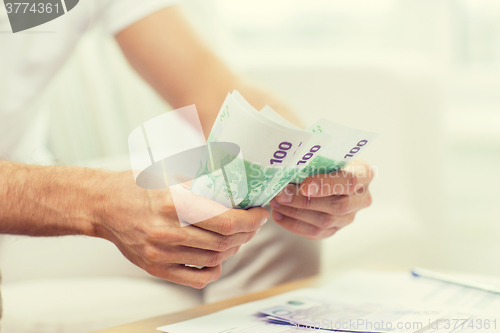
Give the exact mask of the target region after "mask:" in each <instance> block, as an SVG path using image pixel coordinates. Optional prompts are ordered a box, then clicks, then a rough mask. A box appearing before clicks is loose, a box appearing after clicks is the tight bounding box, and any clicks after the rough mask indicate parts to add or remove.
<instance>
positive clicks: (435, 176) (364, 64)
mask: <svg viewBox="0 0 500 333" xmlns="http://www.w3.org/2000/svg"><path fill="white" fill-rule="evenodd" d="M95 39H96V38H95V37H92V36H91V37H89V38H87V40H86V41H85V42H84V43H83V45H82V46H81V47H80V49H79V51H78V53H77V54H76V55H75V57H74V58H73V59H72V60H71V62H70V64H69V66H68V68H66V69H65V71H64V73H62V75H61V77H60V78H58V81H57V82H56V83H55V85H54V86H53V87H51V89H50V90H49V93H48V97H47V106H48V107H50V108H51V109H52V114H53V116H52V120H53V128H52V134H51V146H52V148H53V150H54V151H55V153H56V156H57V157H58V161H59V162H62V163H71V164H84V165H90V166H97V167H106V168H113V169H126V168H128V167H129V165H128V160H127V154H126V137H127V135H128V133H129V131H130V130H131V129H132V128H134V127H135V126H137V125H138V124H140V123H142V122H143V121H144V120H147V119H149V118H151V117H152V116H154V115H155V114H158V113H161V112H164V111H166V110H168V109H167V107H166V106H165V105H164V104H162V103H161V102H159V101H158V98H157V97H155V96H154V94H152V93H151V92H150V91H148V90H147V89H146V88H144V87H143V84H142V83H140V82H139V81H138V80H137V79H136V78H135V77H134V75H133V74H131V73H130V70H129V69H128V68H127V67H126V66H125V65H124V64H123V59H121V58H120V57H119V56H118V55H116V50H115V49H114V46H110V45H108V44H105V47H104V48H96V47H95V45H96V44H95V43H100V42H99V41H96V40H95ZM102 52H104V53H106V54H108V55H107V56H106V57H103V56H102V55H103V54H102ZM107 57H110V59H111V60H109V59H108V60H106V58H107ZM387 59H389V60H388V61H381V62H376V61H372V60H370V61H366V60H363V59H357V60H352V59H351V60H349V58H346V59H330V60H328V61H314V59H313V58H311V59H309V60H304V59H298V60H297V61H295V62H293V61H292V62H289V63H287V64H284V63H282V62H279V61H276V62H273V61H271V60H270V61H269V63H254V64H251V65H241V66H240V67H239V69H240V70H241V71H243V72H246V73H247V74H248V75H249V76H250V77H252V78H254V79H256V80H258V81H260V82H263V83H264V84H266V85H268V86H269V87H270V88H272V89H274V90H275V91H277V92H278V93H279V94H280V95H281V96H282V97H283V98H284V99H285V100H287V101H288V102H289V103H290V104H291V105H292V106H293V107H294V108H295V109H296V110H298V112H299V114H300V116H301V118H303V120H304V121H305V122H306V123H311V122H312V121H314V120H315V119H317V118H319V117H325V118H328V119H330V120H333V121H336V122H339V123H341V124H344V125H348V126H353V127H358V128H361V129H366V130H373V131H377V132H379V133H380V134H381V135H380V137H379V139H377V141H376V142H375V143H373V145H372V146H371V147H370V148H369V149H368V150H367V152H366V154H365V155H364V156H363V157H364V158H365V159H367V160H369V161H370V162H371V163H372V164H373V165H374V166H375V168H376V169H377V170H378V173H377V177H376V178H375V180H374V181H373V185H372V186H371V190H372V192H373V197H374V203H373V207H372V208H370V209H367V210H366V211H363V212H361V213H359V214H358V218H357V220H356V221H355V223H354V224H352V225H351V226H349V227H347V228H345V229H344V230H342V231H340V232H339V233H338V234H337V235H335V236H334V237H332V238H331V239H329V240H327V241H325V242H324V245H325V246H324V255H323V269H324V270H325V271H334V272H335V271H341V270H343V269H349V268H352V267H356V266H364V265H366V264H369V263H376V264H404V265H411V264H432V261H433V260H439V255H440V249H439V246H438V245H437V244H438V242H437V241H436V239H439V225H440V214H441V212H440V203H439V197H440V191H441V185H440V177H439V169H440V167H439V165H440V164H439V155H440V138H439V133H440V128H439V126H440V124H439V119H440V107H439V106H440V103H439V98H440V97H439V96H440V94H439V89H438V86H437V84H436V82H435V80H434V75H433V72H432V70H431V69H430V68H429V67H428V66H427V64H426V63H425V61H422V60H407V59H405V58H404V57H401V56H396V55H389V56H388V58H387ZM106 61H107V62H106ZM90 82H91V83H92V84H90ZM69 83H71V85H70V84H69ZM65 86H66V87H67V86H72V87H73V88H75V86H76V87H80V88H81V89H71V91H72V92H71V93H69V92H68V93H66V91H65V88H64V87H65ZM75 120H77V121H75ZM87 139H89V140H87ZM82 160H85V161H82ZM0 267H1V269H2V273H3V283H2V287H1V288H2V293H3V299H4V318H3V320H2V323H1V325H2V329H3V331H2V332H3V333H42V332H58V333H66V332H68V333H69V332H71V333H78V332H88V331H91V330H95V329H98V328H102V327H106V326H110V325H116V324H121V323H126V322H130V321H133V320H137V319H141V318H145V317H149V316H154V315H158V314H161V313H167V312H171V311H176V310H180V309H183V308H186V307H190V306H194V305H196V304H200V303H201V302H202V298H201V294H200V293H199V292H198V291H196V290H189V291H187V292H188V293H190V295H191V297H189V298H185V299H184V300H183V301H182V302H176V303H173V302H172V301H171V300H170V297H169V295H175V294H176V293H180V292H182V291H184V290H185V289H186V288H184V287H180V286H173V285H171V284H169V283H166V282H164V281H161V280H158V279H155V278H152V277H150V276H148V275H147V274H146V273H144V272H143V271H141V270H140V269H139V268H137V267H135V266H134V265H132V264H131V263H129V262H128V261H127V260H126V259H125V258H123V256H122V255H121V254H120V253H119V251H118V250H117V249H116V248H115V247H114V245H113V244H111V243H108V242H106V241H104V240H100V239H89V238H85V237H58V238H43V239H41V238H29V237H21V236H1V237H0Z"/></svg>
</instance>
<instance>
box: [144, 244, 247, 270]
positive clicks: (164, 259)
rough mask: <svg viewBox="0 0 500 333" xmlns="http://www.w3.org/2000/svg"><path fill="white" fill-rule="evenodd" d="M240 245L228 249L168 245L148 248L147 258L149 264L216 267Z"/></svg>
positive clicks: (236, 250)
mask: <svg viewBox="0 0 500 333" xmlns="http://www.w3.org/2000/svg"><path fill="white" fill-rule="evenodd" d="M239 248H240V247H239V246H236V247H233V248H231V249H229V250H227V251H221V252H217V251H210V250H201V249H196V248H192V247H187V246H178V247H168V248H165V249H161V248H158V247H156V248H154V249H148V253H146V258H148V260H149V265H148V266H157V265H161V266H164V265H168V264H184V265H193V266H204V267H215V266H217V265H219V264H220V263H222V262H223V261H225V260H226V259H229V258H230V257H232V256H233V255H235V254H236V252H238V250H239Z"/></svg>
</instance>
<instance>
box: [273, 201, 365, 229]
mask: <svg viewBox="0 0 500 333" xmlns="http://www.w3.org/2000/svg"><path fill="white" fill-rule="evenodd" d="M276 204H277V202H276V201H271V206H272V207H273V209H274V211H275V212H277V213H279V214H275V215H273V217H275V219H277V220H278V221H279V220H281V219H282V218H283V216H288V217H291V218H294V219H296V220H299V221H302V222H306V223H309V224H312V225H314V226H316V227H318V228H321V229H330V228H332V227H338V228H343V227H345V226H346V225H348V224H349V223H351V222H352V221H353V220H354V214H355V213H351V214H347V215H342V216H335V215H331V214H328V213H323V212H318V211H315V210H307V209H300V208H295V207H290V206H283V205H279V204H278V205H279V206H278V205H276Z"/></svg>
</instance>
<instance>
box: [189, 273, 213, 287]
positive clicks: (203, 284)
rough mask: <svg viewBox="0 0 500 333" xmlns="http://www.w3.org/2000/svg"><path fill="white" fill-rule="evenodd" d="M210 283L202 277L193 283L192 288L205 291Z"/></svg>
mask: <svg viewBox="0 0 500 333" xmlns="http://www.w3.org/2000/svg"><path fill="white" fill-rule="evenodd" d="M209 283H210V280H208V278H206V277H205V276H204V275H201V276H200V277H199V278H198V279H196V280H195V281H192V282H191V287H193V288H195V289H203V288H205V287H206V286H207V284H209Z"/></svg>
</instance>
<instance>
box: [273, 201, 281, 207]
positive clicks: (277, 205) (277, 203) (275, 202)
mask: <svg viewBox="0 0 500 333" xmlns="http://www.w3.org/2000/svg"><path fill="white" fill-rule="evenodd" d="M280 206H281V205H280V203H279V202H278V200H276V199H273V200H271V207H273V208H279V207H280Z"/></svg>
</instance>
